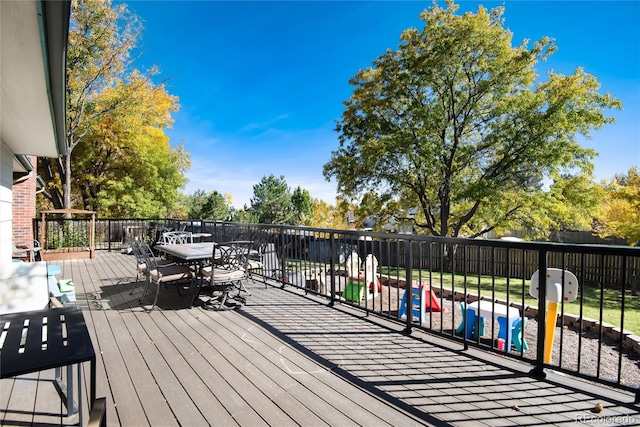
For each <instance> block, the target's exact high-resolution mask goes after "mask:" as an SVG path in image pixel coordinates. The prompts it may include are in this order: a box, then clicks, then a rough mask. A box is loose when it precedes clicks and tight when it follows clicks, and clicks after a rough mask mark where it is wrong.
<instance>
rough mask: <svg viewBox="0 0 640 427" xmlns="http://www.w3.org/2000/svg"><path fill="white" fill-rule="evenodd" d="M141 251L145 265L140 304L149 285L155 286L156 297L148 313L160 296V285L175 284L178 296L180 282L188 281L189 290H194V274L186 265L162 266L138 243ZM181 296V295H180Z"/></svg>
mask: <svg viewBox="0 0 640 427" xmlns="http://www.w3.org/2000/svg"><path fill="white" fill-rule="evenodd" d="M139 247H140V249H141V254H142V259H143V260H144V264H145V277H146V281H145V287H144V291H143V293H142V296H141V297H140V304H142V302H143V301H144V299H145V297H146V296H147V293H148V292H149V287H150V286H151V283H155V284H156V295H155V297H154V299H153V304H152V305H151V308H150V309H149V312H151V311H153V309H154V308H155V306H156V304H157V302H158V295H159V294H160V287H161V286H162V285H165V287H166V285H167V283H171V282H173V283H175V284H176V285H178V286H177V289H178V294H180V289H181V288H182V285H180V284H179V282H180V281H184V280H189V281H190V284H189V288H190V289H194V279H195V274H194V273H193V271H192V270H191V269H190V268H189V266H187V265H181V264H175V263H165V264H162V263H160V262H159V260H158V259H157V258H156V256H155V255H154V254H153V251H152V250H151V248H150V247H149V245H147V244H146V243H140V245H139ZM180 295H181V294H180Z"/></svg>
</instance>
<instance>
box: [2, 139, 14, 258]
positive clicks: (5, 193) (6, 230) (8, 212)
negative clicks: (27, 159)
mask: <svg viewBox="0 0 640 427" xmlns="http://www.w3.org/2000/svg"><path fill="white" fill-rule="evenodd" d="M12 186H13V153H12V152H11V151H10V150H9V148H8V147H7V146H6V145H5V144H4V143H0V262H11V255H12V252H13V243H12V222H13V214H12V212H13V211H12V208H11V206H12V202H13V197H12V192H11V191H12V190H11V189H12Z"/></svg>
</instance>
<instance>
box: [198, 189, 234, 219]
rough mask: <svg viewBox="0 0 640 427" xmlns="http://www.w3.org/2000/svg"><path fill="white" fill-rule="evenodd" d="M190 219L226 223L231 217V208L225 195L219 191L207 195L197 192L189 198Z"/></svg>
mask: <svg viewBox="0 0 640 427" xmlns="http://www.w3.org/2000/svg"><path fill="white" fill-rule="evenodd" d="M187 205H188V206H189V213H188V216H189V218H198V219H208V220H218V221H226V220H228V219H229V217H230V213H231V210H230V206H229V204H228V199H227V197H226V196H225V195H223V194H221V193H218V192H217V191H215V190H214V191H210V192H208V193H205V192H204V191H203V190H197V191H195V192H194V193H193V195H191V196H188V197H187Z"/></svg>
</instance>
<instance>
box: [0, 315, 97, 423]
mask: <svg viewBox="0 0 640 427" xmlns="http://www.w3.org/2000/svg"><path fill="white" fill-rule="evenodd" d="M0 326H1V328H2V332H1V335H0V352H1V353H2V357H0V378H9V377H15V376H18V375H23V374H28V373H32V372H39V371H44V370H47V369H51V368H56V385H57V389H58V393H59V394H60V397H61V398H63V401H64V402H65V405H66V407H67V416H69V415H71V414H74V413H76V412H78V414H79V418H80V420H79V421H80V425H83V423H82V401H83V399H82V365H81V363H82V362H91V381H90V382H91V384H90V404H91V405H93V402H95V399H96V355H95V352H94V350H93V344H92V343H91V337H90V335H89V331H88V329H87V325H86V323H85V320H84V316H83V315H82V310H81V309H80V307H78V306H75V305H74V306H67V307H62V308H50V309H45V310H35V311H25V312H20V313H11V314H4V315H2V320H1V321H0ZM72 365H77V368H78V369H77V375H78V400H77V402H74V401H73V394H74V393H73V383H74V381H73V370H72ZM64 366H66V367H67V383H66V392H65V391H64V389H65V384H64V383H62V376H61V375H60V376H59V373H60V371H59V369H60V368H62V367H64Z"/></svg>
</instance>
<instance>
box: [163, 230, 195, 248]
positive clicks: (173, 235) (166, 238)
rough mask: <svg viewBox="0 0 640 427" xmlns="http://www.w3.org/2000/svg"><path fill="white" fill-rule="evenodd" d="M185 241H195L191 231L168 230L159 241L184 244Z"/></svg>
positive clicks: (165, 243) (167, 243) (164, 243)
mask: <svg viewBox="0 0 640 427" xmlns="http://www.w3.org/2000/svg"><path fill="white" fill-rule="evenodd" d="M185 243H193V236H192V235H191V232H190V231H166V232H164V233H162V236H161V238H160V242H159V244H161V245H183V244H185Z"/></svg>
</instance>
